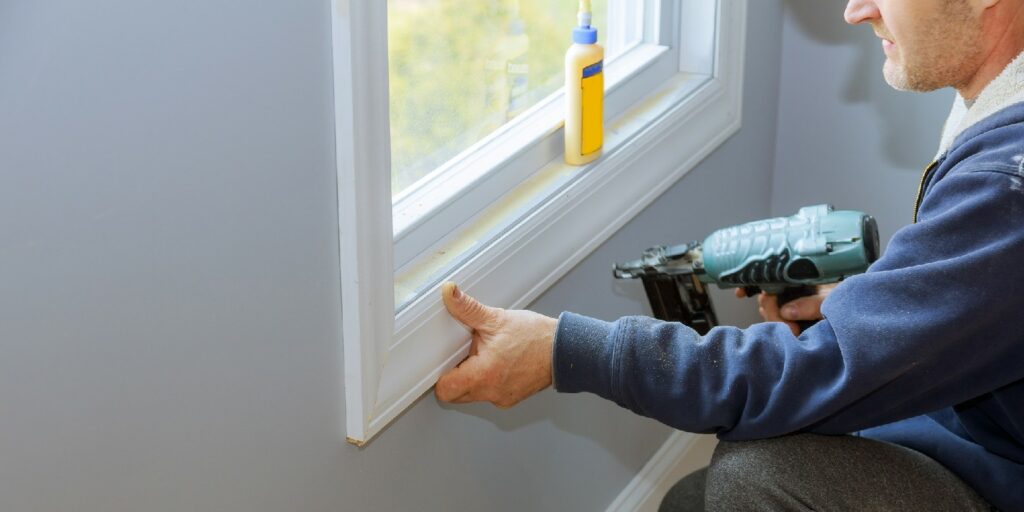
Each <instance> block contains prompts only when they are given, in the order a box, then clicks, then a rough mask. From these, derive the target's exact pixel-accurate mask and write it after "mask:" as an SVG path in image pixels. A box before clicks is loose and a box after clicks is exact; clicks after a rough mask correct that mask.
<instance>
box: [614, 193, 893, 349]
mask: <svg viewBox="0 0 1024 512" xmlns="http://www.w3.org/2000/svg"><path fill="white" fill-rule="evenodd" d="M878 255H879V244H878V226H877V223H876V222H875V219H874V218H873V217H871V216H870V215H866V214H864V213H861V212H857V211H836V210H834V209H833V208H832V207H831V206H829V205H817V206H808V207H804V208H801V209H800V211H799V212H798V213H797V214H796V215H793V216H791V217H779V218H774V219H766V220H759V221H755V222H749V223H746V224H741V225H739V226H732V227H728V228H724V229H720V230H718V231H715V232H714V233H712V234H711V235H709V236H708V237H707V238H705V239H704V241H703V242H691V243H689V244H681V245H675V246H655V247H651V248H649V249H647V250H645V251H644V253H643V255H642V257H641V258H640V259H638V260H633V261H628V262H625V263H619V264H616V265H615V266H614V269H613V273H614V275H615V277H616V278H619V279H636V278H639V279H641V280H642V281H643V284H644V290H645V291H646V293H647V297H648V299H649V300H650V302H651V309H652V311H653V313H654V316H655V317H657V318H659V319H662V320H669V321H680V322H683V323H686V324H688V325H690V326H691V327H693V328H694V329H696V330H697V331H698V332H701V333H702V334H703V333H704V332H707V331H708V330H710V329H711V327H714V326H715V325H717V319H716V318H715V314H714V311H713V308H712V306H711V298H710V296H708V294H707V290H706V288H705V285H707V284H714V285H717V286H718V287H719V288H744V289H745V290H746V293H747V295H748V296H753V295H755V294H757V293H758V292H760V291H765V292H767V293H770V294H777V295H779V296H780V297H779V302H780V303H785V302H788V301H789V300H793V299H794V298H797V297H800V296H804V295H808V294H811V293H813V292H814V286H815V285H821V284H829V283H835V282H838V281H841V280H843V279H845V278H846V277H848V276H852V275H855V274H860V273H863V272H864V271H865V270H867V268H868V266H870V265H871V263H873V262H874V261H875V260H877V259H878Z"/></svg>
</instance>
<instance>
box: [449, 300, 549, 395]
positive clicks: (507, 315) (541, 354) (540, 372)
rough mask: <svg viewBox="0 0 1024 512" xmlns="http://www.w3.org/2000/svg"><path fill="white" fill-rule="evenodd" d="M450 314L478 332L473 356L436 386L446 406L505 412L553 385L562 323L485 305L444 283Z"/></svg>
mask: <svg viewBox="0 0 1024 512" xmlns="http://www.w3.org/2000/svg"><path fill="white" fill-rule="evenodd" d="M441 296H442V298H443V299H444V305H445V307H446V308H448V312H449V313H451V315H452V316H453V317H455V319H456V320H458V321H459V322H462V323H463V324H464V325H465V326H466V327H469V328H470V329H471V330H472V332H473V338H472V341H471V343H470V346H469V357H467V358H466V359H465V360H464V361H462V362H461V363H459V366H457V367H455V368H453V369H451V370H449V371H448V372H447V373H445V374H444V375H442V376H441V378H440V379H439V380H438V381H437V385H436V386H435V387H434V393H435V394H436V395H437V399H438V400H441V401H443V402H455V403H460V404H461V403H468V402H478V401H486V402H491V403H493V404H494V405H496V406H498V407H500V408H502V409H506V408H509V407H512V406H513V405H515V404H517V403H519V402H521V401H522V400H524V399H526V398H527V397H529V396H530V395H532V394H534V393H536V392H538V391H540V390H542V389H544V388H546V387H548V386H550V385H551V350H552V345H553V343H554V339H555V330H556V329H557V327H558V320H556V319H554V318H550V317H547V316H544V315H541V314H538V313H534V312H532V311H508V310H504V309H499V308H492V307H489V306H485V305H483V304H481V303H479V302H477V301H476V299H474V298H472V297H470V296H469V295H466V294H465V293H462V291H461V290H459V288H458V287H457V286H455V283H450V282H449V283H444V285H443V286H442V287H441Z"/></svg>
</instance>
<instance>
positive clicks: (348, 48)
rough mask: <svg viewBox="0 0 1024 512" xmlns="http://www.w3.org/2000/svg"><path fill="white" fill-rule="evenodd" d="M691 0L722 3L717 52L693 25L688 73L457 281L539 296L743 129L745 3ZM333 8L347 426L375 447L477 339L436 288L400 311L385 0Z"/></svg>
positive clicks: (507, 298)
mask: <svg viewBox="0 0 1024 512" xmlns="http://www.w3.org/2000/svg"><path fill="white" fill-rule="evenodd" d="M680 1H681V3H682V9H683V11H684V14H683V18H684V19H685V18H686V16H687V15H688V14H699V13H698V12H696V11H701V12H704V11H706V9H708V8H710V9H716V8H717V10H715V11H713V12H715V13H716V16H717V21H718V23H716V25H717V29H713V28H712V29H708V28H705V29H703V32H704V35H707V32H706V30H715V40H714V41H713V43H712V44H714V51H713V53H712V52H709V51H708V49H707V47H706V43H705V41H706V40H708V41H709V40H710V39H709V38H703V39H702V37H701V32H702V29H701V28H700V27H691V28H684V30H683V38H684V41H685V43H684V44H683V45H681V48H682V52H681V54H680V58H679V60H680V63H679V70H680V72H679V73H678V74H677V75H676V76H675V77H673V78H672V79H671V80H669V81H668V82H667V83H666V84H665V85H664V86H662V87H661V88H660V89H659V90H658V91H656V92H654V93H652V94H651V95H650V96H649V99H646V100H643V101H641V102H640V103H638V104H637V105H636V106H634V107H631V108H630V109H629V110H627V112H626V113H624V114H623V115H622V116H620V117H619V118H618V119H612V120H609V122H607V123H606V126H608V127H609V129H608V137H607V144H606V153H605V155H604V156H603V157H602V158H601V159H599V160H598V161H597V162H595V163H593V164H591V165H589V166H587V167H586V168H584V169H583V170H581V171H580V172H574V173H572V176H568V174H567V173H566V172H565V170H564V165H562V164H561V163H560V162H559V161H553V162H551V163H550V164H548V165H547V166H545V167H544V168H543V169H541V170H540V171H538V174H537V175H538V183H541V184H543V185H544V186H545V187H548V188H545V189H544V193H545V194H547V197H545V198H544V200H543V201H540V202H539V203H537V204H534V205H533V206H531V207H530V211H529V213H528V214H527V215H525V216H522V217H520V218H519V220H518V221H517V222H515V223H514V225H512V227H511V228H509V229H505V230H503V231H502V234H501V236H499V237H497V238H496V239H494V240H493V241H491V242H489V243H488V244H487V245H486V246H485V247H484V248H483V249H481V250H478V251H476V252H475V253H474V256H473V257H472V258H471V259H470V260H468V261H467V262H465V263H463V264H461V265H460V266H458V267H457V268H455V269H454V270H453V271H452V272H451V273H450V274H449V275H448V276H447V278H449V279H452V280H455V281H456V282H458V283H459V284H460V286H461V287H462V288H464V289H466V290H467V291H468V292H469V293H471V294H473V295H474V296H477V297H478V298H480V299H481V300H483V301H485V302H487V303H489V304H493V305H496V306H500V307H508V308H518V307H523V306H525V305H527V304H529V303H530V302H532V301H533V300H534V299H536V298H537V297H538V296H539V295H540V294H541V293H542V292H543V291H544V290H546V289H547V288H548V287H550V286H551V285H552V284H554V283H555V282H556V281H557V280H558V279H559V278H560V277H561V276H563V275H564V274H565V273H566V272H568V270H569V269H571V268H572V267H573V266H575V265H576V264H577V263H579V262H580V261H581V260H582V259H583V258H584V257H585V256H586V255H587V254H589V253H590V252H592V251H593V250H594V249H595V248H596V247H597V246H598V245H599V244H600V243H602V242H603V241H605V240H606V239H607V238H608V237H610V236H611V235H612V234H613V233H615V231H617V230H618V229H619V228H621V227H622V226H623V225H624V224H625V223H626V222H627V221H629V220H630V219H631V218H633V217H634V216H635V215H636V214H637V213H639V212H640V211H641V210H642V209H643V208H644V207H646V206H647V205H648V204H650V202H651V201H653V200H654V199H655V198H656V197H658V196H659V195H660V194H661V193H662V192H664V191H665V190H666V189H667V188H668V187H669V186H671V185H672V184H673V183H675V182H676V181H678V180H679V178H681V177H682V176H683V175H684V174H685V173H686V172H688V171H689V170H690V169H692V168H693V167H694V166H696V164H697V163H698V162H700V161H701V160H702V159H703V158H704V157H706V156H707V155H708V154H709V153H710V152H711V151H712V150H713V149H715V148H716V147H718V146H719V145H720V144H721V143H722V142H724V141H725V140H726V139H727V138H728V137H729V136H731V135H732V134H733V133H735V132H736V131H737V130H738V129H739V127H740V119H741V108H742V82H743V60H744V41H745V32H746V0H680ZM709 6H710V7H709ZM716 6H717V7H716ZM690 9H692V10H694V12H686V11H687V10H690ZM332 11H333V13H332V14H333V29H334V30H333V36H334V65H335V111H336V118H337V119H336V135H337V149H336V150H337V159H338V162H337V164H338V169H337V170H338V214H339V247H340V265H341V293H342V308H343V310H342V335H343V343H344V358H345V361H344V372H345V383H344V384H345V402H346V427H347V437H348V441H349V442H352V443H354V444H358V445H363V444H364V443H366V442H367V441H369V440H370V438H372V437H373V436H374V435H375V434H377V433H378V432H380V431H381V430H382V429H383V428H384V427H385V426H386V425H387V424H388V423H389V422H390V421H392V420H393V419H395V418H396V417H397V416H398V415H399V414H400V413H401V412H402V411H403V410H405V409H406V408H407V407H408V406H409V405H411V404H412V403H413V402H414V401H415V400H416V399H417V398H419V397H420V396H421V395H422V394H423V393H424V392H426V391H427V390H429V389H430V387H431V386H432V385H433V384H434V382H436V380H437V378H438V377H439V376H440V375H441V374H442V372H444V371H445V370H446V369H448V368H451V367H453V366H454V365H455V364H456V363H458V361H460V360H461V359H463V358H464V357H465V356H466V354H467V350H468V338H469V336H468V333H467V332H466V330H465V328H464V327H462V326H461V325H460V324H458V323H457V322H456V321H454V320H453V319H451V317H449V316H448V315H447V313H445V312H444V308H443V305H442V304H441V302H440V294H439V293H437V290H436V287H434V288H432V289H430V290H428V293H426V294H424V295H422V296H420V297H419V298H418V299H417V300H415V301H414V302H413V303H412V304H410V305H409V307H407V308H405V309H403V311H401V312H400V314H398V315H397V316H396V314H395V307H394V304H395V302H394V298H395V294H394V286H393V283H394V279H395V268H394V238H393V233H392V227H393V225H392V203H391V193H390V179H391V176H390V147H389V142H388V138H389V137H388V133H389V127H388V91H387V87H380V84H381V83H384V84H386V83H387V33H386V32H387V31H386V30H383V29H381V27H386V26H387V19H386V18H387V9H386V2H382V1H377V0H372V1H371V0H335V1H334V2H332ZM705 19H706V18H705ZM691 38H692V41H691ZM699 45H704V47H703V48H701V49H698V50H694V48H695V46H699ZM689 50H693V51H689ZM708 55H713V56H714V57H713V60H708ZM709 69H710V70H712V71H711V72H710V73H709V74H703V73H700V70H709ZM693 70H697V71H698V74H694V73H693V72H692V71H693ZM382 73H383V76H382V75H381V74H382ZM567 176H568V177H567ZM477 220H479V219H477ZM471 232H472V231H471V230H469V231H466V233H471ZM609 278H610V272H609Z"/></svg>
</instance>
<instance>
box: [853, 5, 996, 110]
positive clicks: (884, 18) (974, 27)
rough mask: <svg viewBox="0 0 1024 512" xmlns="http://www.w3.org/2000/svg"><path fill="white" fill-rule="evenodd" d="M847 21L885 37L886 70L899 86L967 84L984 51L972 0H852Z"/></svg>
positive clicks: (916, 88)
mask: <svg viewBox="0 0 1024 512" xmlns="http://www.w3.org/2000/svg"><path fill="white" fill-rule="evenodd" d="M846 21H847V23H850V24H858V23H869V24H871V27H872V28H874V30H875V34H876V35H878V37H879V38H881V39H882V49H883V51H884V52H885V55H886V57H887V59H886V61H885V66H884V67H883V72H884V74H885V80H886V82H889V85H891V86H893V87H894V88H896V89H900V90H907V91H934V90H936V89H940V88H943V87H949V86H952V87H957V86H960V85H963V84H966V83H967V82H968V81H969V80H970V79H971V77H972V76H973V75H974V73H975V72H976V71H977V69H978V67H979V65H980V62H981V60H982V57H983V55H982V54H983V45H982V38H981V16H980V12H979V11H978V10H977V9H976V8H975V6H973V5H972V2H971V0H849V3H848V5H847V6H846Z"/></svg>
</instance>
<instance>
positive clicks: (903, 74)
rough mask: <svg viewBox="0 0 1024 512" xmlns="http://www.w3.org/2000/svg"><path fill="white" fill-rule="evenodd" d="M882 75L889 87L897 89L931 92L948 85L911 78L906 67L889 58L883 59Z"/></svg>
mask: <svg viewBox="0 0 1024 512" xmlns="http://www.w3.org/2000/svg"><path fill="white" fill-rule="evenodd" d="M882 75H883V76H885V82H886V83H887V84H889V87H892V88H893V89H896V90H897V91H907V92H932V91H937V90H939V89H942V88H944V87H948V86H947V85H944V84H938V83H932V82H931V81H928V80H922V79H921V78H922V77H916V78H911V76H910V73H907V70H906V68H904V67H903V66H900V65H898V64H895V63H894V62H893V61H892V60H889V59H887V60H886V61H885V65H884V66H883V67H882Z"/></svg>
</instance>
